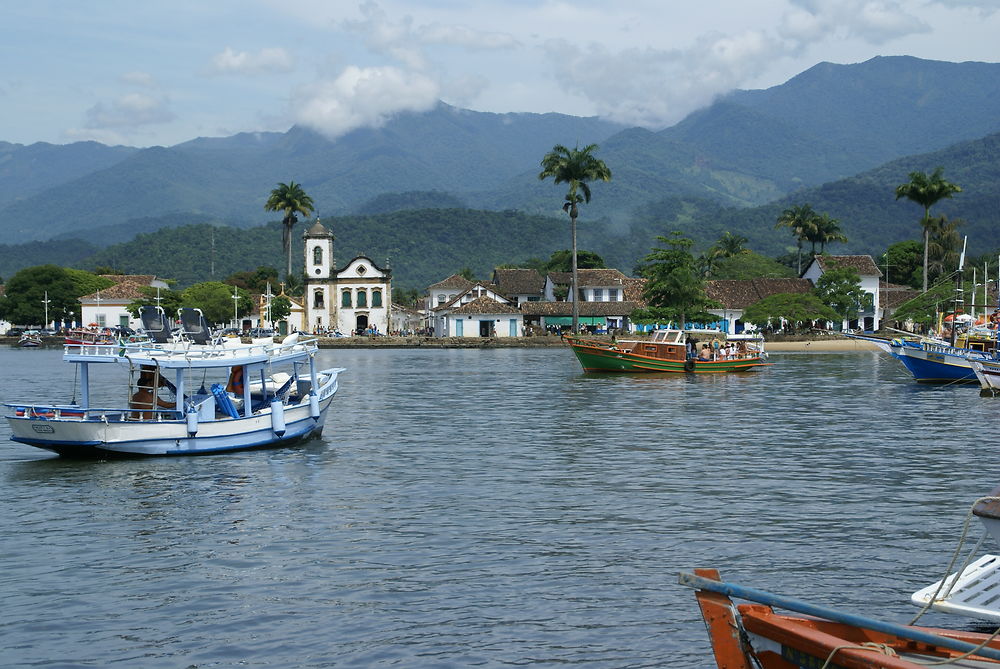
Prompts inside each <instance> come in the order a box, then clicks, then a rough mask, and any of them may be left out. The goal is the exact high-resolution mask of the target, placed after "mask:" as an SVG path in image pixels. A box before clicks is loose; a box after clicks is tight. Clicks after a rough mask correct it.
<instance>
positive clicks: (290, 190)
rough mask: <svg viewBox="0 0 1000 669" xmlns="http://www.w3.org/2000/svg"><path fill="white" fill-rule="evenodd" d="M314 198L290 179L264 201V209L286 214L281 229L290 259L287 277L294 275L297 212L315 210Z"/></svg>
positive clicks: (310, 212)
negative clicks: (293, 241)
mask: <svg viewBox="0 0 1000 669" xmlns="http://www.w3.org/2000/svg"><path fill="white" fill-rule="evenodd" d="M313 207H314V205H313V201H312V198H311V197H309V196H308V195H306V193H305V191H304V190H302V186H301V185H300V184H297V183H295V182H294V181H289V182H288V183H287V184H284V183H279V184H278V187H277V188H275V189H274V190H272V191H271V195H270V197H268V198H267V202H265V203H264V211H280V212H282V213H283V214H284V218H282V219H281V224H282V226H283V228H282V230H281V247H282V249H283V250H284V252H285V256H286V257H287V259H288V264H287V265H286V268H285V277H286V279H289V280H290V277H291V275H292V228H293V227H294V226H295V224H296V223H298V221H299V219H298V218H296V217H295V215H296V214H302V215H303V216H309V215H310V214H312V212H313Z"/></svg>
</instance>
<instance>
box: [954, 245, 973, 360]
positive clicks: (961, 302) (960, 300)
mask: <svg viewBox="0 0 1000 669" xmlns="http://www.w3.org/2000/svg"><path fill="white" fill-rule="evenodd" d="M968 243H969V237H968V235H966V237H965V241H963V242H962V255H960V256H959V257H958V279H957V282H956V284H955V299H954V301H953V304H952V310H951V345H952V346H954V345H955V341H956V339H957V336H958V310H959V307H960V306H965V299H964V297H963V291H964V289H963V288H962V273H963V271H964V269H965V247H966V246H967V245H968ZM963 311H964V309H963Z"/></svg>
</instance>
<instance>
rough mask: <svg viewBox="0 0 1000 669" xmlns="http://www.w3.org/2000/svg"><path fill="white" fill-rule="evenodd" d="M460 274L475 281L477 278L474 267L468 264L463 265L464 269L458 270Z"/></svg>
mask: <svg viewBox="0 0 1000 669" xmlns="http://www.w3.org/2000/svg"><path fill="white" fill-rule="evenodd" d="M458 275H459V276H460V277H462V278H463V279H465V280H466V281H475V280H476V275H475V274H474V273H473V272H472V269H471V268H470V267H468V266H466V267H463V268H462V269H460V270H458Z"/></svg>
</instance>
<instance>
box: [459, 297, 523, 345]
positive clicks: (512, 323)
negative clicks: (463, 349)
mask: <svg viewBox="0 0 1000 669" xmlns="http://www.w3.org/2000/svg"><path fill="white" fill-rule="evenodd" d="M442 318H443V320H445V321H446V325H445V327H446V328H447V331H448V332H449V333H450V336H452V337H520V336H521V335H523V334H524V332H523V330H524V318H523V316H521V312H519V311H518V310H517V307H515V306H514V305H512V304H509V303H507V302H506V301H499V300H495V299H493V298H491V297H488V296H487V295H483V296H482V297H477V298H475V299H474V300H472V301H471V302H466V303H465V304H462V305H461V306H458V307H456V308H454V309H451V310H449V311H448V313H447V315H445V316H443V317H442Z"/></svg>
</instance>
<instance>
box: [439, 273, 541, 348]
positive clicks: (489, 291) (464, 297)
mask: <svg viewBox="0 0 1000 669" xmlns="http://www.w3.org/2000/svg"><path fill="white" fill-rule="evenodd" d="M449 278H453V277H449ZM457 278H459V279H461V278H462V277H457ZM445 281H447V279H445ZM455 290H458V289H455ZM481 298H487V299H489V300H490V301H491V303H497V304H501V305H506V306H510V307H511V308H512V309H513V310H514V311H515V312H516V311H517V308H516V307H514V306H513V305H512V301H511V300H510V299H508V298H507V297H506V296H504V295H501V294H500V292H499V291H498V290H497V288H496V286H494V285H493V284H490V283H485V282H482V281H477V282H476V283H470V285H469V286H468V287H467V288H465V289H464V290H459V291H458V292H457V293H456V294H455V296H454V297H453V298H452V299H451V300H449V301H448V302H446V303H445V304H443V305H441V306H438V307H434V308H433V309H431V315H432V320H431V327H432V328H433V333H434V335H436V336H438V337H472V336H481V335H473V334H455V330H454V329H453V327H452V326H453V325H454V321H455V319H453V318H450V315H451V314H452V313H453V312H454V311H456V310H457V309H460V308H461V307H463V306H465V305H467V304H469V303H471V302H474V301H476V300H478V299H481ZM463 313H465V314H466V315H471V314H477V315H480V316H486V315H488V314H486V313H485V312H483V313H479V312H476V311H472V312H463ZM496 313H499V314H504V313H508V312H507V311H506V310H503V311H499V312H496ZM466 320H468V319H466ZM522 320H523V319H522ZM461 327H462V331H463V332H464V331H465V326H464V325H462V326H461ZM518 332H520V330H518ZM482 336H493V335H482ZM503 336H508V335H503ZM515 336H517V335H515Z"/></svg>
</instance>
